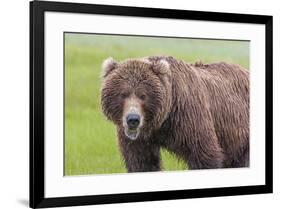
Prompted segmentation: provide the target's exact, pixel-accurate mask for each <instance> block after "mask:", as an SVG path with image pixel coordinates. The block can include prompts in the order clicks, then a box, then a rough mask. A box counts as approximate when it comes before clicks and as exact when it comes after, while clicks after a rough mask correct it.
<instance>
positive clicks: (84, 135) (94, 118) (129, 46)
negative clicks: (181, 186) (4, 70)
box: [64, 33, 250, 175]
mask: <svg viewBox="0 0 281 209" xmlns="http://www.w3.org/2000/svg"><path fill="white" fill-rule="evenodd" d="M64 41H65V42H64V44H65V46H64V47H65V55H64V56H65V57H64V59H65V66H64V67H65V69H64V70H65V139H64V142H65V146H64V149H65V152H64V153H65V156H64V159H65V160H64V174H65V175H88V174H111V173H125V172H126V169H125V167H124V163H123V161H122V157H121V155H120V153H119V150H118V143H117V136H116V130H115V126H114V125H113V124H112V123H111V122H110V121H108V120H106V118H105V117H104V115H103V114H102V111H101V106H100V87H101V78H100V74H101V64H102V62H103V60H104V59H106V58H108V57H113V58H114V59H116V60H118V61H122V60H124V59H127V58H134V57H135V58H137V57H145V56H152V55H167V56H174V57H175V58H177V59H180V60H184V61H186V62H189V63H194V62H196V61H202V62H203V63H210V62H220V61H225V62H229V63H235V64H239V65H241V66H243V67H245V68H246V69H249V56H250V42H248V41H229V40H207V39H189V38H157V37H140V36H117V35H95V34H76V33H65V34H64ZM161 158H162V168H163V170H184V169H188V166H187V165H185V164H184V163H183V162H181V161H179V160H177V158H176V157H174V156H173V155H172V154H170V153H168V152H167V151H165V150H161Z"/></svg>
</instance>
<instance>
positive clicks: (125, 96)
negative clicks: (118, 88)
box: [120, 92, 128, 99]
mask: <svg viewBox="0 0 281 209" xmlns="http://www.w3.org/2000/svg"><path fill="white" fill-rule="evenodd" d="M127 96H128V94H126V93H124V92H123V93H121V94H120V97H121V99H126V98H127Z"/></svg>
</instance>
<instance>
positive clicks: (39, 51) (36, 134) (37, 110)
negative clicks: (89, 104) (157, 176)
mask: <svg viewBox="0 0 281 209" xmlns="http://www.w3.org/2000/svg"><path fill="white" fill-rule="evenodd" d="M46 11H54V12H71V13H87V14H104V15H121V16H138V17H148V18H149V17H150V18H152V17H157V18H170V19H188V20H204V21H222V22H237V23H253V24H264V25H265V38H266V40H265V42H266V47H265V50H266V52H265V54H266V56H265V60H266V64H265V69H266V77H265V81H266V82H265V83H266V86H265V89H266V104H265V106H266V110H265V112H266V123H265V124H266V127H265V130H266V134H265V139H266V146H265V153H266V173H265V176H266V179H265V185H256V186H241V187H225V188H210V189H191V190H177V191H157V192H142V193H126V194H109V195H91V196H74V197H56V198H46V197H45V194H44V188H45V185H44V169H45V167H44V118H45V115H44V114H45V113H44V104H45V100H44V13H45V12H46ZM272 22H273V17H272V16H264V15H250V14H232V13H217V12H201V11H185V10H171V9H158V8H157V9H156V8H141V7H125V6H108V5H94V4H81V3H62V2H46V1H33V2H30V207H32V208H43V207H58V206H77V205H89V204H106V203H123V202H139V201H154V200H171V199H182V198H200V197H214V196H232V195H246V194H261V193H272V192H273V153H272V152H273V136H272V133H273V125H272V123H273V104H272V102H273V76H272V73H273V69H272V67H273V66H272V63H273V60H272V57H273V56H272V46H273V40H272V38H273V37H272V30H273V28H272Z"/></svg>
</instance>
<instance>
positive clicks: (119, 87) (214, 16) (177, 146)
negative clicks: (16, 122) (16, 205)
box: [30, 1, 273, 208]
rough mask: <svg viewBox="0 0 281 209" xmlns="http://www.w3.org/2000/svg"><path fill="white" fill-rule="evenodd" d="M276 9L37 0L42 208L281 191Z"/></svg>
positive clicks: (35, 84)
mask: <svg viewBox="0 0 281 209" xmlns="http://www.w3.org/2000/svg"><path fill="white" fill-rule="evenodd" d="M272 114H273V112H272V16H264V15H250V14H231V13H215V12H201V11H186V10H170V9H160V8H159V9H156V8H140V7H124V6H108V5H94V4H78V3H61V2H45V1H42V2H41V1H33V2H31V3H30V207H32V208H41V207H58V206H74V205H88V204H105V203H121V202H137V201H153V200H170V199H179V198H199V197H214V196H225V195H245V194H259V193H271V192H272V191H273V188H272V185H273V183H272V182H273V176H272V169H273V168H272V156H273V154H272Z"/></svg>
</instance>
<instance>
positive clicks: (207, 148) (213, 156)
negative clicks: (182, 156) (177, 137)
mask: <svg viewBox="0 0 281 209" xmlns="http://www.w3.org/2000/svg"><path fill="white" fill-rule="evenodd" d="M190 151H191V152H190V155H189V157H188V160H187V161H188V166H189V168H190V169H215V168H222V167H223V160H224V154H223V152H222V149H221V147H220V145H219V144H218V143H217V142H216V140H212V139H210V140H209V141H208V140H200V141H197V142H196V144H194V145H193V146H192V150H190Z"/></svg>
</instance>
